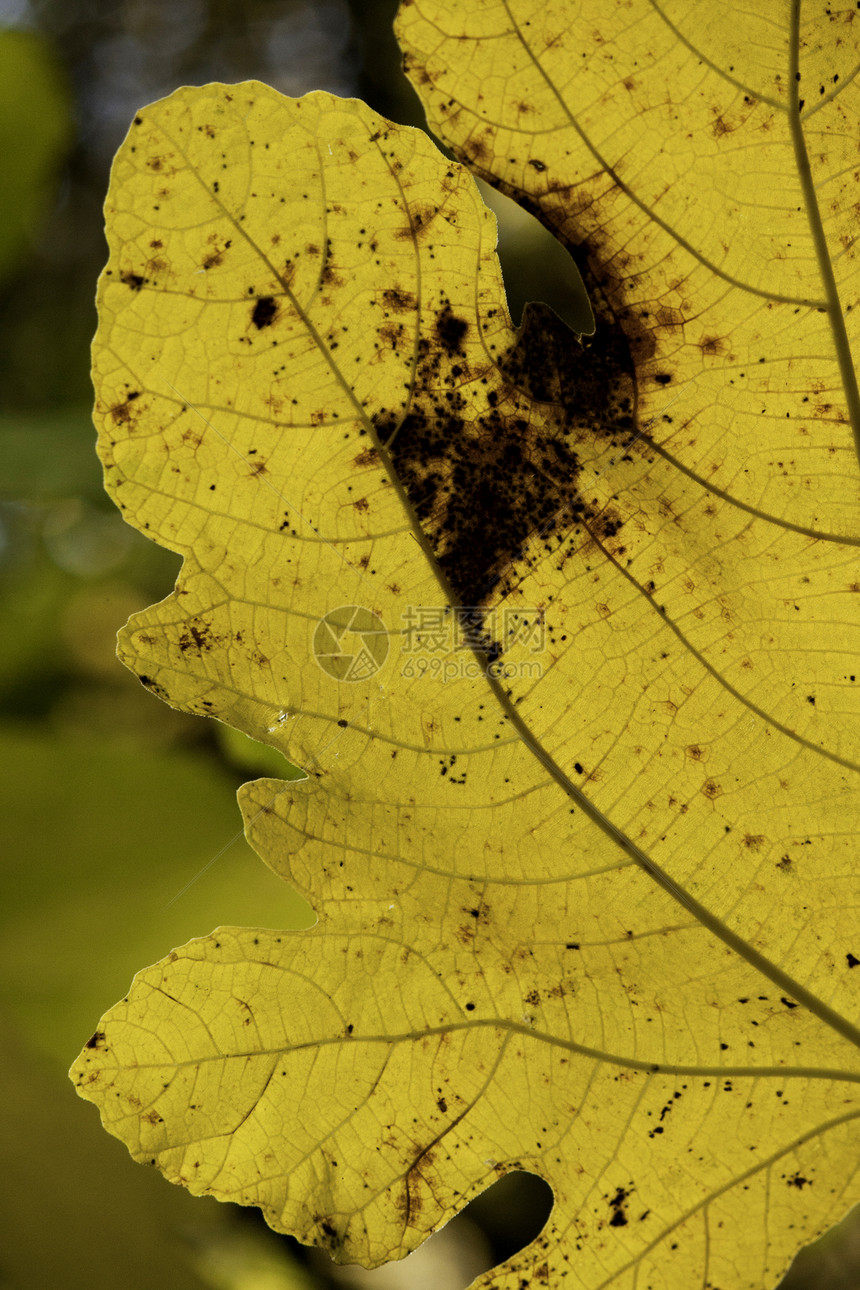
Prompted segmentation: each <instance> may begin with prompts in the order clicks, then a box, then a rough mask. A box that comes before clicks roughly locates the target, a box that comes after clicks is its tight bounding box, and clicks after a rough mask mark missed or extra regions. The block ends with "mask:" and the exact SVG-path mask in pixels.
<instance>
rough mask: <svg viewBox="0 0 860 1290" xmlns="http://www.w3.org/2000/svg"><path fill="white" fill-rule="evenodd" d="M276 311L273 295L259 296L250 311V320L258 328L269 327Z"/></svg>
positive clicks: (275, 315)
mask: <svg viewBox="0 0 860 1290" xmlns="http://www.w3.org/2000/svg"><path fill="white" fill-rule="evenodd" d="M277 313H278V306H277V305H276V304H275V300H274V297H273V296H260V298H259V299H258V300H257V303H256V304H255V305H254V308H253V310H252V312H251V322H252V323H253V324H254V326H255V327H256V328H257V329H258V330H262V328H263V327H271V325H272V323H273V322H274V321H275V318H276V317H277Z"/></svg>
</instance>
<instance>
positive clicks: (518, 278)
mask: <svg viewBox="0 0 860 1290" xmlns="http://www.w3.org/2000/svg"><path fill="white" fill-rule="evenodd" d="M478 187H479V188H480V190H481V196H482V197H483V199H484V201H485V202H486V203H487V205H488V206H489V207H490V208H491V210H493V211H494V212H495V216H496V220H497V222H498V227H499V245H498V247H497V248H496V251H497V254H498V257H499V262H500V264H501V266H502V276H503V277H504V280H505V294H506V295H507V298H508V309H509V311H510V315H511V321H512V322H513V324H514V326H518V325H519V322H520V319H521V318H522V314H523V309H524V308H525V306H526V305H527V304H528V302H529V301H532V300H540V301H542V302H543V303H544V304H547V305H549V306H550V308H552V309H554V310H555V312H556V313H557V314H558V316H559V318H561V320H562V321H563V322H566V323H567V325H568V327H570V328H571V329H572V330H573V331H575V332H576V333H577V334H578V335H589V336H590V335H591V334H592V333H593V331H594V314H593V313H592V311H591V305H590V303H589V300H588V292H587V291H586V289H585V285H584V283H583V281H582V277H581V276H580V272H579V269H578V268H577V267H576V265H575V263H574V261H573V257H572V256H571V255H570V254H569V252H568V251H567V250H566V248H565V247H564V246H562V244H561V242H559V240H558V238H556V237H554V236H553V235H552V233H550V231H549V229H546V228H544V226H543V224H541V222H540V220H538V219H536V218H535V217H534V215H531V214H529V212H528V211H526V210H523V208H522V206H519V205H518V204H517V203H516V202H514V201H512V200H511V198H510V197H505V196H504V195H503V194H502V193H499V192H497V191H496V190H495V188H491V187H490V185H489V184H485V183H484V181H483V180H481V179H479V180H478Z"/></svg>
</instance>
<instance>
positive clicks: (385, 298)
mask: <svg viewBox="0 0 860 1290" xmlns="http://www.w3.org/2000/svg"><path fill="white" fill-rule="evenodd" d="M382 303H383V304H384V305H385V307H386V309H391V310H392V311H393V312H394V313H398V314H405V313H411V312H412V311H413V310H414V309H415V308H416V307H417V304H418V301H417V300H416V298H415V296H414V295H413V293H412V292H411V291H402V290H401V289H400V288H399V287H391V288H389V290H387V291H383V293H382Z"/></svg>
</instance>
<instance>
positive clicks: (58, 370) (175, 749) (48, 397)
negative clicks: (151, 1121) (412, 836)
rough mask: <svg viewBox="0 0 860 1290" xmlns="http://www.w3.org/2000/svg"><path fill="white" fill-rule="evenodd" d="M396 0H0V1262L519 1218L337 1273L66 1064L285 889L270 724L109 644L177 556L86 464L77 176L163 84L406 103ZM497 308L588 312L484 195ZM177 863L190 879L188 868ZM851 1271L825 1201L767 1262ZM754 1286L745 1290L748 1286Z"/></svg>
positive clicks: (99, 164) (290, 1253)
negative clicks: (166, 1168)
mask: <svg viewBox="0 0 860 1290" xmlns="http://www.w3.org/2000/svg"><path fill="white" fill-rule="evenodd" d="M395 9H396V0H119V2H118V3H111V4H107V3H101V2H100V0H0V151H2V159H3V170H2V183H0V602H1V603H2V630H0V764H2V768H3V774H2V778H0V796H2V799H3V800H2V819H3V826H4V827H3V832H4V840H3V849H2V859H0V864H2V872H3V877H4V883H3V900H2V906H0V910H2V912H0V918H2V920H3V937H2V941H0V1028H2V1032H3V1036H2V1037H3V1040H4V1042H3V1043H2V1048H0V1053H2V1056H0V1078H2V1083H3V1097H2V1106H3V1122H4V1128H3V1134H2V1147H0V1151H2V1159H0V1168H2V1171H3V1176H4V1186H3V1188H2V1193H0V1194H2V1200H0V1287H3V1288H14V1290H29V1288H30V1287H39V1290H43V1288H44V1287H62V1288H63V1290H77V1288H78V1287H81V1288H82V1290H83V1287H86V1290H100V1288H101V1287H105V1290H107V1288H108V1287H111V1288H113V1287H120V1286H121V1287H123V1290H137V1287H140V1288H141V1290H143V1288H144V1287H155V1286H157V1287H160V1288H163V1290H186V1287H187V1288H188V1290H194V1288H202V1287H207V1286H208V1287H217V1288H219V1290H325V1288H326V1287H335V1286H341V1287H343V1286H346V1287H350V1286H352V1287H378V1288H379V1290H382V1288H383V1287H388V1288H389V1290H401V1288H402V1290H425V1288H426V1290H460V1288H461V1287H464V1286H466V1285H468V1283H469V1281H470V1280H471V1279H472V1278H473V1277H475V1276H476V1275H478V1274H479V1273H480V1272H481V1271H483V1270H484V1269H486V1268H488V1267H491V1266H492V1265H493V1264H494V1263H496V1262H498V1261H499V1260H500V1259H502V1258H505V1257H507V1256H509V1255H510V1254H512V1253H514V1252H515V1251H516V1250H517V1249H519V1248H521V1247H522V1245H523V1244H525V1243H526V1242H527V1241H529V1240H530V1239H531V1238H532V1237H533V1236H534V1235H536V1233H537V1231H538V1230H539V1229H540V1227H541V1225H542V1223H543V1221H544V1220H545V1217H546V1214H547V1212H548V1209H549V1205H550V1197H549V1194H548V1189H547V1188H546V1187H545V1185H544V1184H542V1183H540V1182H539V1181H538V1180H536V1179H530V1178H529V1177H528V1176H526V1175H523V1174H515V1175H510V1176H509V1177H508V1178H506V1179H504V1180H502V1182H500V1183H498V1184H497V1185H496V1186H495V1187H494V1188H492V1189H491V1191H490V1192H488V1193H485V1195H484V1197H482V1198H480V1199H479V1200H478V1201H476V1202H475V1203H474V1204H473V1205H472V1206H470V1207H469V1209H468V1211H467V1212H466V1213H464V1214H463V1215H462V1216H460V1217H458V1218H457V1219H456V1220H454V1222H453V1223H451V1224H449V1226H448V1227H447V1228H446V1229H444V1231H443V1232H442V1233H440V1234H438V1235H437V1236H435V1237H433V1238H432V1239H431V1240H430V1241H429V1242H428V1243H427V1244H426V1245H425V1247H423V1248H422V1250H420V1251H418V1252H417V1253H416V1254H415V1255H414V1256H412V1257H411V1258H410V1259H408V1260H406V1261H405V1262H403V1263H401V1264H398V1265H393V1266H392V1267H390V1268H387V1269H381V1270H380V1271H379V1272H377V1273H364V1272H362V1271H361V1270H360V1269H335V1268H334V1267H333V1266H332V1265H331V1264H330V1263H329V1261H328V1259H327V1257H326V1256H325V1255H323V1254H321V1253H320V1252H317V1251H306V1250H303V1249H302V1248H301V1247H299V1246H297V1245H296V1243H295V1242H292V1241H290V1240H288V1239H284V1238H280V1237H277V1236H275V1235H274V1234H273V1233H271V1232H270V1231H269V1230H268V1229H267V1228H266V1227H265V1226H264V1224H263V1223H262V1222H261V1220H260V1219H259V1217H258V1213H257V1211H256V1210H242V1209H240V1208H238V1207H235V1206H226V1205H219V1204H217V1203H216V1202H215V1201H211V1200H197V1199H194V1198H192V1197H190V1196H189V1195H187V1193H185V1192H183V1191H182V1190H180V1189H178V1188H173V1187H170V1186H169V1185H168V1184H167V1183H166V1182H164V1181H163V1179H161V1178H160V1176H157V1175H155V1174H152V1173H150V1172H148V1171H147V1170H145V1169H143V1168H141V1167H140V1166H137V1165H135V1164H133V1163H132V1161H131V1160H130V1159H129V1157H128V1156H127V1155H126V1152H125V1149H124V1148H123V1147H122V1146H120V1145H119V1143H117V1142H115V1141H114V1140H113V1139H111V1138H109V1137H108V1136H107V1135H106V1134H104V1133H103V1132H102V1130H101V1129H100V1127H99V1125H98V1120H97V1117H96V1114H95V1112H94V1110H93V1108H92V1107H91V1106H88V1105H85V1104H84V1103H83V1102H81V1101H80V1100H79V1099H78V1098H77V1097H76V1095H75V1093H74V1090H73V1088H72V1085H71V1084H70V1083H69V1082H68V1080H67V1078H66V1070H67V1068H68V1066H69V1064H70V1062H71V1061H72V1059H73V1058H74V1057H75V1056H76V1054H77V1052H78V1051H79V1049H80V1047H81V1045H82V1044H83V1042H84V1041H85V1040H86V1038H87V1037H88V1036H89V1035H90V1034H91V1033H92V1032H93V1031H94V1030H95V1028H96V1024H97V1022H98V1019H99V1016H100V1015H101V1013H102V1012H103V1011H104V1010H106V1008H107V1007H109V1006H110V1005H111V1004H112V1003H114V1002H115V1001H116V1000H117V999H118V998H120V997H121V996H122V995H123V994H124V993H125V992H126V990H127V989H128V985H129V983H130V981H131V978H132V976H133V974H134V972H135V971H136V970H137V969H139V968H141V967H143V966H145V965H146V964H148V963H151V962H153V961H154V960H155V959H158V958H161V957H163V956H164V955H165V954H166V953H167V952H168V951H169V950H170V949H171V948H172V947H173V946H175V945H179V944H182V943H183V942H185V941H187V940H189V939H191V938H192V937H194V936H196V935H204V934H206V933H208V932H209V931H211V930H212V928H213V927H215V926H217V925H218V924H219V923H235V924H240V925H255V924H256V925H265V926H272V925H277V926H284V927H301V926H307V925H308V924H309V923H311V922H312V921H313V914H312V912H311V911H310V910H309V909H308V907H307V906H306V905H305V904H304V902H303V901H302V900H301V899H300V898H299V897H298V896H297V895H295V894H294V893H291V892H290V891H289V890H288V889H287V888H286V887H285V886H284V884H282V883H280V882H278V881H277V879H275V878H274V876H273V875H272V874H270V873H269V871H268V870H267V869H266V868H265V867H264V866H263V864H262V863H261V862H260V861H259V860H258V859H257V857H256V856H255V855H254V854H253V852H251V850H250V849H249V847H248V846H247V844H246V843H245V842H244V839H243V838H242V836H241V832H240V817H239V812H238V808H237V806H236V803H235V796H234V794H235V789H236V788H237V787H238V785H239V784H240V783H241V782H243V781H244V780H245V779H247V778H249V777H252V776H253V775H255V774H257V773H274V774H283V773H286V769H287V768H286V763H284V762H283V761H281V759H280V758H278V757H277V756H276V755H275V754H273V753H272V752H271V750H269V749H266V748H263V747H262V746H261V745H259V744H255V743H253V742H252V741H250V740H247V739H245V738H244V737H243V736H239V735H236V734H235V733H234V732H231V731H228V730H226V728H224V727H222V726H219V725H218V723H216V722H212V721H204V720H202V719H199V718H191V717H184V716H182V715H181V714H179V713H176V712H174V711H172V710H171V709H169V708H167V707H166V706H165V705H163V704H161V703H159V702H158V700H156V699H155V698H153V697H152V696H151V695H150V694H149V693H147V692H146V691H145V690H144V689H143V688H142V687H141V686H140V685H139V683H138V682H137V680H136V679H135V678H134V677H133V676H131V675H130V674H129V673H127V672H126V671H125V670H124V669H123V668H122V667H121V666H120V664H119V663H118V662H117V661H116V659H115V657H114V637H115V634H116V631H117V629H118V628H119V627H120V626H121V625H122V623H123V622H124V621H125V619H126V618H127V617H128V615H129V614H130V613H132V612H133V611H134V610H136V609H139V608H142V607H143V606H145V605H147V604H149V603H151V602H152V601H153V600H157V599H160V598H161V597H162V596H164V595H166V594H167V592H168V591H169V590H170V588H171V587H172V585H173V581H174V578H175V576H176V572H177V568H178V560H177V559H176V558H175V557H174V556H172V555H170V554H169V553H167V552H165V551H162V550H160V549H159V548H157V547H155V546H153V545H152V544H150V543H149V542H147V541H146V539H144V538H143V537H142V536H141V535H140V534H138V533H137V532H136V531H134V530H132V529H130V528H128V527H127V526H126V525H125V524H124V523H123V521H122V520H121V519H120V517H119V514H118V512H116V511H115V510H114V508H113V506H112V505H111V503H110V502H109V501H108V499H107V498H106V496H105V495H104V494H103V492H102V488H101V470H100V467H99V464H98V462H97V459H96V457H95V453H94V439H95V435H94V431H93V429H92V424H91V421H90V415H89V407H90V402H91V390H90V383H89V353H88V350H89V343H90V339H91V336H92V333H93V331H94V329H95V311H94V305H93V297H94V291H95V282H96V278H97V276H98V273H99V270H100V268H101V265H102V262H103V260H104V258H105V254H106V250H105V245H104V239H103V231H102V218H101V204H102V201H103V199H104V194H105V190H106V186H107V177H108V169H109V166H110V160H111V157H112V155H113V153H114V151H115V150H116V148H117V146H118V145H119V143H120V141H121V139H122V137H123V135H124V134H125V131H126V129H127V127H128V124H129V122H130V120H131V118H132V117H133V115H134V113H135V111H136V110H137V109H138V108H139V107H141V106H142V105H143V104H145V103H147V102H151V101H152V100H153V99H156V98H159V97H160V96H162V95H163V94H166V93H169V92H170V91H171V90H172V89H174V88H175V87H176V86H178V85H181V84H202V83H204V82H206V81H209V80H220V81H228V82H229V81H236V80H241V79H244V78H248V77H253V78H257V79H260V80H264V81H267V82H269V83H270V84H272V85H274V86H275V87H276V88H278V89H280V90H282V91H284V92H285V93H288V94H293V95H298V94H302V93H305V92H307V91H309V90H312V89H327V90H331V91H333V92H335V93H338V94H342V95H356V96H358V97H361V98H364V99H365V100H367V101H368V102H369V103H370V104H371V105H372V106H373V107H375V108H376V109H377V110H379V111H381V112H383V113H384V114H385V115H387V116H389V117H391V118H393V119H394V120H397V121H401V122H404V123H408V124H413V125H422V124H423V113H422V111H421V109H420V106H419V104H418V101H417V99H416V97H415V95H414V94H413V92H412V90H411V88H410V86H409V84H408V82H407V81H406V79H405V78H404V77H403V75H402V73H401V71H400V60H399V53H398V50H397V46H396V43H395V41H394V38H393V35H392V31H391V23H392V20H393V16H394V12H395ZM493 204H494V205H495V206H496V208H497V213H498V214H499V219H500V235H501V245H500V253H501V254H502V260H503V265H504V270H505V279H506V284H507V286H508V292H509V299H510V303H511V312H512V314H513V316H514V318H515V320H517V319H518V318H519V313H520V310H521V307H522V304H523V302H524V301H525V300H526V299H542V300H547V301H548V302H549V303H551V304H553V305H554V306H555V307H556V309H558V311H559V312H560V313H561V314H562V315H563V316H565V317H566V318H567V319H568V320H569V321H571V322H572V323H573V324H574V325H575V324H576V323H577V322H578V323H579V326H580V328H582V329H585V328H586V327H587V317H588V314H587V306H584V305H583V301H582V297H581V290H580V284H579V281H578V276H577V274H576V271H575V269H574V268H573V266H572V264H571V262H570V260H569V259H568V257H567V256H566V255H565V253H564V252H563V251H561V249H560V248H559V247H558V246H557V244H556V243H555V242H553V241H552V239H550V238H548V237H547V236H546V235H545V234H543V232H542V230H540V229H538V227H537V225H536V224H535V223H534V221H533V220H532V219H531V218H530V217H528V216H525V215H523V214H522V213H521V212H519V211H518V210H517V209H516V208H515V207H512V206H511V204H510V203H507V202H505V201H504V199H497V200H494V203H493ZM189 884H190V885H189ZM858 1284H860V1239H858V1233H857V1226H856V1224H853V1225H852V1224H850V1223H849V1224H845V1225H843V1226H842V1228H840V1229H838V1230H837V1231H836V1232H834V1233H833V1234H830V1235H829V1236H828V1237H826V1238H825V1239H824V1241H823V1242H820V1243H819V1245H818V1246H817V1247H815V1249H814V1250H813V1251H811V1252H809V1253H806V1254H805V1255H804V1256H803V1257H802V1259H800V1260H798V1264H797V1265H796V1266H795V1269H794V1270H793V1271H792V1273H791V1274H790V1276H789V1279H788V1280H787V1281H786V1282H785V1283H784V1290H802V1287H807V1286H808V1287H813V1286H814V1287H815V1290H837V1288H841V1287H845V1288H847V1287H852V1290H853V1288H855V1287H856V1286H857V1285H858ZM762 1290H769V1288H765V1287H763V1288H762Z"/></svg>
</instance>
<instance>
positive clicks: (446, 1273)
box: [308, 1169, 553, 1290]
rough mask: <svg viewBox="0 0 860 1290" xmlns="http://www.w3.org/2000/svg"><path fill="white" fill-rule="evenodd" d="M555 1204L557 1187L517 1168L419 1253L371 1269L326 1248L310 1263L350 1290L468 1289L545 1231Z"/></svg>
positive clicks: (325, 1278)
mask: <svg viewBox="0 0 860 1290" xmlns="http://www.w3.org/2000/svg"><path fill="white" fill-rule="evenodd" d="M552 1206H553V1194H552V1188H551V1187H550V1186H549V1185H548V1184H547V1183H545V1182H544V1181H543V1179H542V1178H538V1177H537V1176H536V1175H535V1174H530V1173H526V1172H524V1171H523V1170H520V1169H517V1170H513V1171H512V1172H511V1173H509V1174H506V1175H505V1176H504V1177H503V1178H500V1179H499V1181H498V1182H496V1183H493V1185H492V1186H491V1187H488V1188H487V1190H486V1191H484V1192H482V1193H481V1195H480V1196H476V1197H475V1199H474V1200H473V1201H471V1202H470V1203H469V1204H468V1205H467V1206H466V1207H465V1209H463V1210H461V1211H460V1213H459V1214H457V1215H455V1217H454V1218H452V1219H451V1221H450V1223H446V1225H445V1226H444V1227H443V1228H441V1229H440V1230H439V1231H438V1232H435V1233H434V1234H433V1235H432V1236H430V1237H428V1238H427V1240H426V1241H425V1242H424V1243H423V1245H421V1246H419V1248H418V1249H417V1250H415V1252H414V1253H413V1254H410V1255H408V1256H407V1257H406V1258H405V1259H403V1260H401V1261H400V1262H396V1263H389V1264H386V1265H385V1266H384V1267H381V1268H376V1269H374V1270H373V1271H367V1270H366V1269H365V1268H361V1267H358V1266H356V1265H355V1264H347V1265H346V1266H342V1267H337V1266H336V1265H334V1264H332V1262H331V1260H330V1259H329V1256H328V1255H327V1254H326V1253H324V1252H323V1251H322V1250H318V1249H317V1250H313V1251H309V1252H308V1253H309V1255H310V1257H309V1259H308V1263H309V1265H310V1267H311V1269H312V1270H313V1272H314V1274H315V1276H317V1277H319V1278H320V1281H321V1284H322V1285H325V1286H332V1287H345V1288H346V1290H466V1287H467V1286H469V1285H471V1284H472V1282H473V1281H474V1280H475V1279H476V1278H477V1277H479V1276H481V1275H482V1274H483V1273H485V1272H489V1271H490V1270H491V1269H492V1268H494V1267H496V1266H497V1265H498V1264H499V1263H503V1262H504V1261H505V1260H506V1259H510V1258H512V1257H513V1256H514V1255H515V1254H518V1253H519V1251H520V1250H522V1249H524V1248H525V1246H527V1245H529V1244H530V1243H531V1242H532V1241H533V1240H534V1239H535V1237H536V1236H538V1235H539V1234H540V1232H541V1231H542V1229H543V1227H544V1224H545V1223H546V1221H547V1219H548V1217H549V1215H550V1211H551V1210H552Z"/></svg>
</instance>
